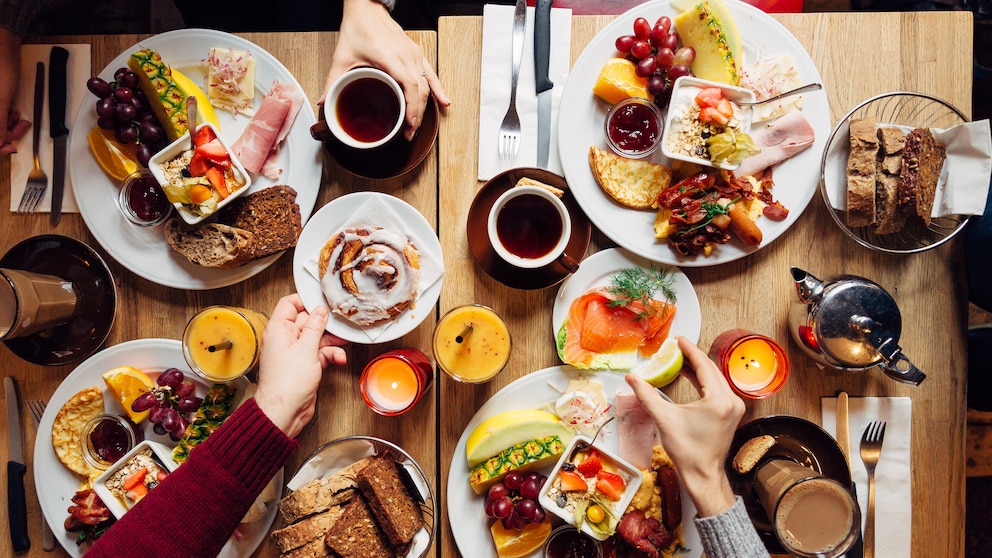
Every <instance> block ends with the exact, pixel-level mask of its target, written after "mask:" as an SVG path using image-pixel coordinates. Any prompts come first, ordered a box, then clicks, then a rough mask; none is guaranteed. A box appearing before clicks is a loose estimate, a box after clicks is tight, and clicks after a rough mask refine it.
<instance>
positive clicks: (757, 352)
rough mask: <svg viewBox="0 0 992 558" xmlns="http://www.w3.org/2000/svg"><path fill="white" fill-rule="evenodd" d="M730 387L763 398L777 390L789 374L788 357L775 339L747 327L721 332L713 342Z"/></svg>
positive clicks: (712, 348) (712, 349)
mask: <svg viewBox="0 0 992 558" xmlns="http://www.w3.org/2000/svg"><path fill="white" fill-rule="evenodd" d="M709 356H710V358H711V359H713V361H714V362H716V364H717V366H719V367H720V370H722V371H723V375H724V377H726V378H727V382H729V383H730V387H731V388H733V390H734V391H735V392H736V393H737V394H738V395H741V396H744V397H750V398H752V399H762V398H765V397H768V396H770V395H773V394H775V393H776V392H778V390H780V389H782V386H783V385H785V380H786V378H788V376H789V357H788V355H786V353H785V349H783V348H782V346H781V345H779V344H778V343H777V342H776V341H775V340H774V339H772V338H770V337H766V336H764V335H758V334H757V333H753V332H751V331H748V330H745V329H731V330H728V331H725V332H723V333H721V334H720V335H719V336H717V338H716V339H715V340H714V341H713V345H711V346H710V351H709Z"/></svg>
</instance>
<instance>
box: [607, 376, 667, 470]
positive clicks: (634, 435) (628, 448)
mask: <svg viewBox="0 0 992 558" xmlns="http://www.w3.org/2000/svg"><path fill="white" fill-rule="evenodd" d="M613 408H614V409H616V413H617V420H618V421H619V424H618V425H617V438H618V440H619V443H620V446H619V449H618V451H619V453H620V458H621V459H625V460H627V461H628V462H629V463H630V464H631V465H633V466H635V467H637V468H638V469H641V470H648V469H650V468H651V456H652V452H653V451H654V447H655V446H657V445H660V444H661V437H660V436H659V435H658V427H657V426H655V423H654V419H653V418H651V415H649V414H648V412H647V411H646V410H645V409H644V407H642V406H641V403H640V401H638V400H637V396H635V395H634V394H633V393H629V392H627V393H617V396H616V399H615V400H614V401H613Z"/></svg>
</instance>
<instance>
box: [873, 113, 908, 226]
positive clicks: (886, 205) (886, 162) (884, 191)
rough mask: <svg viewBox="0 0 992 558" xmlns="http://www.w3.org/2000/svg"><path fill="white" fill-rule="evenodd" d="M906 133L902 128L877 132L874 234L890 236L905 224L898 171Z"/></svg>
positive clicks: (900, 166)
mask: <svg viewBox="0 0 992 558" xmlns="http://www.w3.org/2000/svg"><path fill="white" fill-rule="evenodd" d="M905 142H906V134H905V133H904V132H903V131H902V130H900V129H899V128H879V129H878V144H879V150H878V162H877V165H876V169H875V232H876V233H877V234H891V233H894V232H898V231H899V230H901V229H902V228H903V226H904V225H905V224H906V216H905V215H903V214H902V212H900V211H899V172H900V170H901V169H902V149H903V145H904V144H905Z"/></svg>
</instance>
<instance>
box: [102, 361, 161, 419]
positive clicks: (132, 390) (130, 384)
mask: <svg viewBox="0 0 992 558" xmlns="http://www.w3.org/2000/svg"><path fill="white" fill-rule="evenodd" d="M103 381H104V382H105V383H106V384H107V389H109V390H110V393H111V394H112V395H113V397H114V401H117V402H118V403H120V405H121V407H123V408H124V412H126V413H127V416H128V417H130V418H131V422H133V423H135V424H139V423H140V422H141V421H143V420H145V419H146V418H148V411H142V412H140V413H138V412H135V411H132V410H131V403H132V402H134V400H135V399H137V398H138V396H139V395H141V394H143V393H145V392H146V391H151V389H152V388H153V387H155V383H154V382H152V379H151V378H149V377H148V374H145V373H144V372H142V371H141V370H138V369H137V368H134V367H133V366H120V367H118V368H114V369H113V370H108V371H106V372H104V373H103Z"/></svg>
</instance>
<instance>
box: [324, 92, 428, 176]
mask: <svg viewBox="0 0 992 558" xmlns="http://www.w3.org/2000/svg"><path fill="white" fill-rule="evenodd" d="M438 112H439V109H438V105H437V99H435V98H434V96H433V95H431V97H430V100H429V101H428V103H427V108H426V110H425V111H424V119H423V122H422V123H421V125H420V129H419V130H417V135H415V136H414V137H413V140H412V141H407V140H406V139H405V138H403V136H402V135H397V136H396V137H395V138H393V139H392V140H391V141H390V142H389V143H387V144H385V145H383V146H381V147H377V148H374V149H355V148H353V147H349V146H347V145H345V144H343V143H341V142H340V141H338V140H337V139H336V138H334V137H333V136H331V138H330V139H328V140H326V141H324V147H325V149H327V152H328V153H329V154H330V155H331V157H333V158H334V160H335V161H337V162H338V164H339V165H341V167H343V168H344V170H346V171H348V172H350V173H351V174H354V175H355V176H358V177H359V178H367V179H371V180H379V179H388V178H396V177H398V176H402V175H404V174H406V173H408V172H410V171H411V170H413V169H414V168H416V167H417V166H418V165H420V163H422V162H423V160H424V159H425V158H426V157H427V154H428V153H430V151H431V149H432V148H433V147H434V142H435V140H436V139H437V131H438V128H439V127H440V118H438ZM318 113H319V115H320V116H319V118H320V124H324V125H325V126H326V124H325V123H324V110H323V108H320V109H318Z"/></svg>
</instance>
